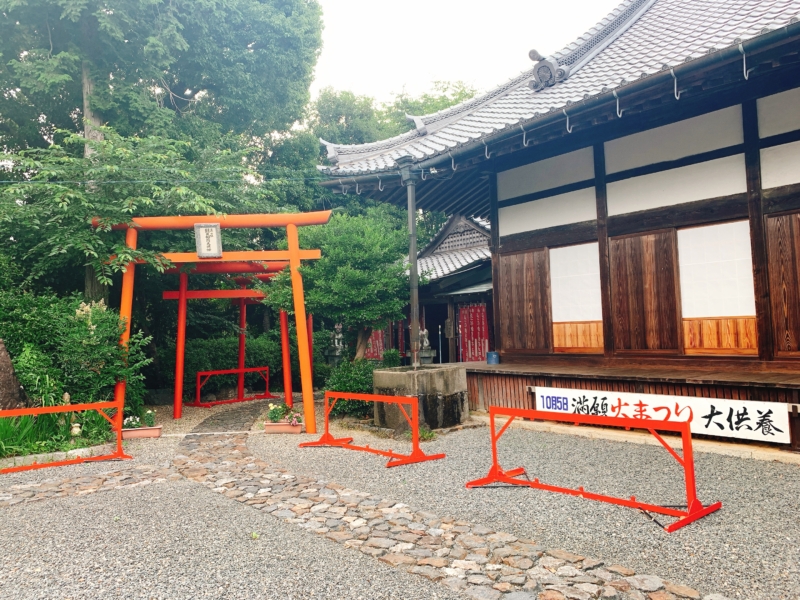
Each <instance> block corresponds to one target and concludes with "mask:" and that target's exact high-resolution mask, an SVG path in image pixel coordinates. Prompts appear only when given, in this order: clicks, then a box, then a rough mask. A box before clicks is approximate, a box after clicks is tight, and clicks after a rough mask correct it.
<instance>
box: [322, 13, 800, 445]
mask: <svg viewBox="0 0 800 600" xmlns="http://www.w3.org/2000/svg"><path fill="white" fill-rule="evenodd" d="M798 17H800V3H798V2H793V1H786V0H714V1H711V0H707V1H702V0H626V1H624V2H622V4H620V6H619V7H618V8H617V9H616V10H614V11H613V12H612V13H611V14H609V15H608V16H607V17H606V18H605V19H603V20H602V21H601V22H600V23H599V24H598V25H597V26H595V27H594V28H592V29H591V30H589V31H588V32H587V33H586V34H585V35H583V36H581V37H580V38H578V39H577V40H576V41H574V42H573V43H571V44H569V45H568V46H566V47H565V48H563V49H562V50H560V51H558V52H555V53H553V54H551V55H549V56H542V55H540V54H539V53H538V52H536V51H535V50H532V51H531V53H530V57H531V59H532V60H533V63H534V64H533V66H532V68H531V70H530V71H528V72H526V73H524V74H522V75H520V76H518V77H516V78H514V79H512V80H510V81H509V82H508V83H506V84H504V85H502V86H500V87H498V88H497V89H494V90H492V91H490V92H488V93H486V94H484V95H482V96H480V97H476V98H474V99H472V100H469V101H467V102H464V103H462V104H460V105H457V106H455V107H453V108H450V109H447V110H444V111H441V112H438V113H435V114H432V115H424V116H416V115H415V116H412V117H410V118H411V119H412V120H413V121H414V123H415V128H414V129H412V130H411V131H410V132H408V133H406V134H403V135H400V136H397V137H395V138H392V139H388V140H384V141H381V142H377V143H372V144H364V145H358V146H340V145H333V144H327V143H326V146H327V151H328V161H329V165H328V166H326V167H322V168H321V169H322V172H323V173H324V174H325V175H326V176H327V177H328V180H327V181H326V183H325V185H327V186H329V187H331V188H332V189H333V190H335V191H339V192H342V193H352V192H354V191H355V189H356V186H358V191H359V192H361V193H367V194H369V195H370V196H371V197H374V198H377V199H381V200H384V201H386V202H391V203H394V204H398V205H405V204H406V200H407V198H408V197H410V195H413V196H414V198H413V199H414V201H415V202H416V207H417V208H421V209H430V210H442V211H445V212H447V214H459V215H469V216H474V217H476V218H479V219H486V220H488V221H489V222H490V223H491V236H490V242H489V246H490V249H491V265H492V266H491V268H492V272H493V277H492V281H493V286H494V289H493V297H494V302H493V304H492V311H493V315H492V321H493V323H494V327H493V336H494V345H495V346H496V348H497V349H498V351H499V352H500V355H501V364H499V365H487V364H486V361H485V360H482V361H476V362H472V363H468V380H469V387H470V402H471V405H472V406H473V407H474V408H479V407H480V408H483V407H486V406H488V405H490V404H497V405H505V406H518V407H532V406H533V404H534V402H535V399H534V395H533V394H532V393H531V391H530V390H529V387H530V386H546V387H552V388H570V389H576V390H606V391H613V392H633V393H645V394H664V395H671V396H682V397H697V398H701V397H702V398H712V399H719V401H721V400H747V401H762V402H777V403H782V404H785V405H786V406H787V407H788V412H789V415H790V417H791V418H790V419H789V422H790V428H791V441H792V446H793V447H800V417H799V416H798V408H800V406H799V405H800V398H799V397H798V392H799V391H800V23H798ZM532 41H535V40H532ZM409 186H411V187H413V194H412V190H409V189H408V188H409ZM712 412H713V407H712ZM720 427H722V425H720Z"/></svg>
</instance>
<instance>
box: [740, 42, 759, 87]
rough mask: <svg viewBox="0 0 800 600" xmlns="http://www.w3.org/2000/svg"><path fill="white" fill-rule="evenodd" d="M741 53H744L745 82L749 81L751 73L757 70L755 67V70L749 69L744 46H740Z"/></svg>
mask: <svg viewBox="0 0 800 600" xmlns="http://www.w3.org/2000/svg"><path fill="white" fill-rule="evenodd" d="M739 52H741V53H742V70H743V71H744V80H745V81H747V80H748V79H750V73H751V72H752V71H753V69H755V67H753V69H748V68H747V54H745V52H744V46H742V45H741V44H739Z"/></svg>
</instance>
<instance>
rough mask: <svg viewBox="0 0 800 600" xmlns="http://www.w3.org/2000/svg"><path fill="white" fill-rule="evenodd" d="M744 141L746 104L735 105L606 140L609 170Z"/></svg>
mask: <svg viewBox="0 0 800 600" xmlns="http://www.w3.org/2000/svg"><path fill="white" fill-rule="evenodd" d="M742 143H744V133H743V130H742V107H741V106H739V105H737V106H731V107H729V108H724V109H722V110H717V111H714V112H712V113H708V114H705V115H700V116H699V117H694V118H692V119H686V120H684V121H678V122H677V123H671V124H669V125H664V126H663V127H656V128H655V129H650V130H648V131H642V132H640V133H635V134H633V135H629V136H625V137H623V138H619V139H616V140H611V141H610V142H606V143H605V153H606V172H607V173H619V172H620V171H627V170H629V169H635V168H636V167H643V166H645V165H652V164H656V163H660V162H665V161H670V160H677V159H679V158H684V157H687V156H694V155H695V154H702V153H703V152H710V151H712V150H718V149H720V148H727V147H729V146H736V145H738V144H742Z"/></svg>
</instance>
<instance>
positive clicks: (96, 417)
mask: <svg viewBox="0 0 800 600" xmlns="http://www.w3.org/2000/svg"><path fill="white" fill-rule="evenodd" d="M120 332H121V325H120V322H119V315H118V314H117V313H116V312H115V311H112V310H109V309H107V308H106V306H105V304H103V303H102V302H99V303H92V304H85V303H83V302H81V299H80V297H78V296H72V297H68V298H59V297H57V296H55V295H54V294H40V295H34V294H30V293H18V292H14V291H0V338H2V339H3V340H4V342H5V344H6V348H7V349H8V351H9V354H10V355H11V359H12V363H13V365H14V370H15V371H16V374H17V377H18V378H19V381H20V384H21V385H22V387H23V389H24V391H25V394H26V396H27V398H28V404H29V405H30V406H53V405H56V404H61V403H62V402H63V401H64V400H63V395H64V392H68V393H69V395H70V401H71V402H73V403H91V402H102V401H107V400H111V399H113V397H114V387H115V386H116V383H117V381H119V380H121V379H125V380H126V381H127V382H128V385H127V394H126V403H125V412H126V414H133V415H139V413H140V411H141V406H142V403H143V398H144V384H143V379H144V378H143V376H142V374H141V370H142V368H143V367H144V366H146V365H147V364H148V363H149V362H150V359H148V358H146V357H145V354H144V350H143V348H144V346H145V345H146V344H147V343H148V342H149V338H145V337H143V336H142V334H141V333H135V334H133V335H132V336H131V339H130V343H129V346H128V349H127V351H126V350H125V349H124V348H122V347H120V345H119V335H120ZM72 422H76V423H79V424H80V425H81V435H80V436H79V437H77V438H73V437H72V436H71V435H70V425H71V423H72ZM110 432H111V428H110V425H109V423H108V421H106V420H105V419H104V418H103V417H102V415H100V414H98V413H97V412H96V411H86V412H82V413H74V414H70V413H62V414H57V415H40V416H37V417H21V418H17V419H0V454H1V455H6V456H8V455H13V454H26V453H32V452H51V451H56V450H58V451H63V450H70V449H72V448H76V447H81V446H86V445H91V444H95V443H100V442H103V441H106V440H107V439H108V437H109V436H110Z"/></svg>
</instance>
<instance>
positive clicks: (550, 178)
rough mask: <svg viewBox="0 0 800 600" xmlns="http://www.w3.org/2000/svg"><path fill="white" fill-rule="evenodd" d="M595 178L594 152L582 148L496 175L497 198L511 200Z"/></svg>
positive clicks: (590, 149)
mask: <svg viewBox="0 0 800 600" xmlns="http://www.w3.org/2000/svg"><path fill="white" fill-rule="evenodd" d="M593 178H594V151H593V149H592V148H591V147H589V148H581V149H580V150H575V151H574V152H568V153H567V154H562V155H560V156H554V157H553V158H547V159H545V160H540V161H539V162H535V163H531V164H529V165H523V166H521V167H517V168H516V169H511V170H509V171H501V172H500V173H498V174H497V198H498V200H508V199H509V198H516V197H518V196H524V195H525V194H533V193H535V192H541V191H543V190H550V189H553V188H557V187H560V186H562V185H568V184H570V183H576V182H578V181H586V180H587V179H593Z"/></svg>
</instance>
